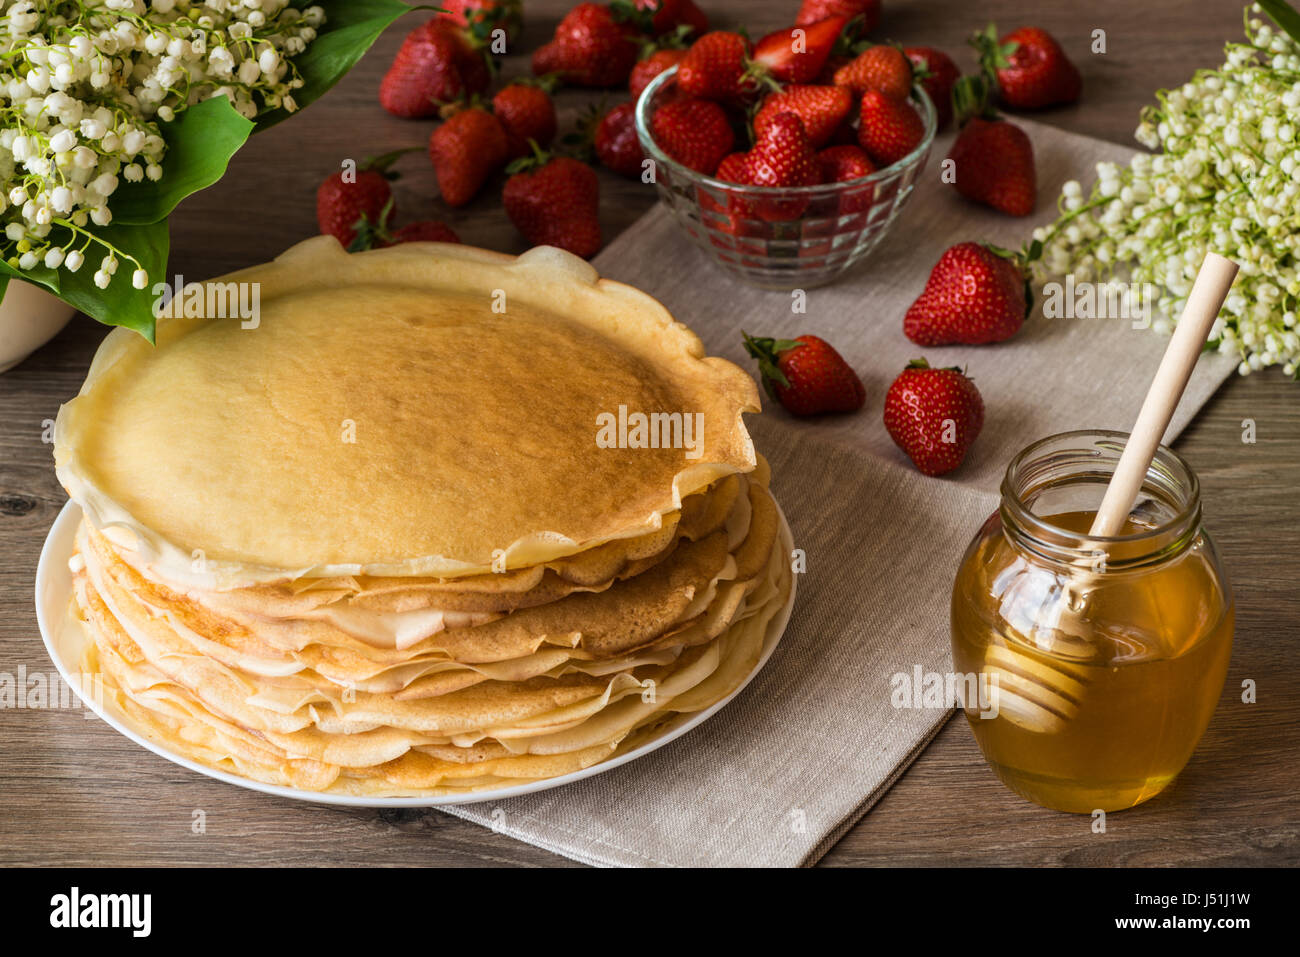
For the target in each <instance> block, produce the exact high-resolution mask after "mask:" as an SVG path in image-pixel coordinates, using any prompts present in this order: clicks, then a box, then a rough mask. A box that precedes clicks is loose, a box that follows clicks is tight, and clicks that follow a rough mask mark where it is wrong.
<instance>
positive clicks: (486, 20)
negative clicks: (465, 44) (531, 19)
mask: <svg viewBox="0 0 1300 957" xmlns="http://www.w3.org/2000/svg"><path fill="white" fill-rule="evenodd" d="M438 6H440V7H442V11H443V12H442V13H440V14H438V17H439V18H440V19H442V20H446V21H447V22H449V23H451V24H453V25H454V26H457V27H460V28H461V29H467V30H469V31H470V33H471V34H473V35H474V36H476V37H482V38H483V39H484V40H487V39H490V37H491V35H492V31H493V30H504V31H505V36H506V41H507V42H509V43H513V42H514V41H515V39H517V38H518V36H519V32H520V31H521V30H522V29H523V22H524V2H523V0H440V2H439V4H438Z"/></svg>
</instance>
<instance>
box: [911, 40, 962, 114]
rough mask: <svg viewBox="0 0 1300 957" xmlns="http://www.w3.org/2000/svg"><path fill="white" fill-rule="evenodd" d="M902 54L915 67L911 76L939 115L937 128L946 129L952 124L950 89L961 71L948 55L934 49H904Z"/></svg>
mask: <svg viewBox="0 0 1300 957" xmlns="http://www.w3.org/2000/svg"><path fill="white" fill-rule="evenodd" d="M903 52H904V53H906V54H907V58H908V59H909V60H911V61H912V66H913V67H915V73H914V74H913V75H914V76H915V77H916V78H917V79H918V80H920V81H921V86H922V87H924V88H925V92H926V93H927V94H929V96H930V99H931V100H932V101H933V102H934V109H935V112H936V113H938V115H939V123H938V128H939V129H940V130H943V129H946V128H947V126H948V124H949V123H951V122H952V88H953V86H954V84H956V82H957V78H958V77H959V76H961V71H960V70H958V69H957V64H955V63H953V62H952V58H951V57H950V56H948V54H946V53H944V52H943V51H942V50H936V49H934V47H904V48H903Z"/></svg>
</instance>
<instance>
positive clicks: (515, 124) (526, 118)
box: [492, 80, 556, 157]
mask: <svg viewBox="0 0 1300 957" xmlns="http://www.w3.org/2000/svg"><path fill="white" fill-rule="evenodd" d="M546 87H547V84H545V83H540V82H531V83H530V82H527V81H521V80H516V81H515V82H514V83H511V84H509V85H508V86H504V87H502V88H501V89H500V90H498V91H497V95H496V96H494V97H492V112H493V113H494V114H495V115H496V118H497V119H498V120H500V121H501V126H502V127H503V128H504V129H505V131H506V137H507V139H508V140H509V143H510V156H511V157H516V156H526V155H527V154H528V152H529V148H528V141H529V140H536V141H537V145H538V146H540V147H542V148H543V149H545V148H546V147H547V146H550V145H551V140H553V139H555V129H556V118H555V104H554V103H552V102H551V97H550V95H549V94H548V93H547V89H546Z"/></svg>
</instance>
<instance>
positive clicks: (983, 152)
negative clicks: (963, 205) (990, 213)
mask: <svg viewBox="0 0 1300 957" xmlns="http://www.w3.org/2000/svg"><path fill="white" fill-rule="evenodd" d="M948 159H950V160H952V161H953V175H954V180H953V185H954V186H955V187H956V188H957V192H959V193H961V194H962V195H963V196H965V197H967V198H968V199H973V200H975V202H977V203H983V204H984V205H985V206H992V207H993V208H994V209H996V210H1000V211H1001V212H1004V213H1006V214H1007V215H1008V216H1028V215H1029V214H1030V213H1032V212H1033V211H1034V205H1035V203H1036V202H1037V196H1038V186H1037V176H1036V173H1035V171H1034V147H1033V144H1032V143H1030V142H1029V137H1028V136H1027V135H1026V134H1025V131H1024V130H1022V129H1021V128H1020V127H1018V126H1016V125H1014V124H1012V123H1009V122H1007V121H1006V120H1002V119H992V120H989V119H984V118H983V117H979V116H975V117H972V118H971V119H969V120H967V121H966V124H965V125H964V126H963V127H962V129H961V132H960V133H959V134H957V139H956V141H955V142H954V143H953V144H952V149H951V150H950V151H949V152H948Z"/></svg>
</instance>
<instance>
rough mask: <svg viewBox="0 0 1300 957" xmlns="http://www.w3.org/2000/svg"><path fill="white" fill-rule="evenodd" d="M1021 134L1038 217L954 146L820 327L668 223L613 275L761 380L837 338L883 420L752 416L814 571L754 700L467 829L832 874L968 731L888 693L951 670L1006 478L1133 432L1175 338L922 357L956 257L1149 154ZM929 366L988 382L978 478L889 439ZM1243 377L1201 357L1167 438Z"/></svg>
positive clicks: (628, 253)
mask: <svg viewBox="0 0 1300 957" xmlns="http://www.w3.org/2000/svg"><path fill="white" fill-rule="evenodd" d="M1017 122H1021V123H1022V125H1023V126H1024V127H1025V128H1026V130H1027V131H1028V132H1029V134H1030V137H1031V138H1032V140H1033V142H1034V147H1035V151H1036V154H1037V157H1038V172H1039V185H1040V191H1039V207H1040V211H1039V213H1038V214H1037V215H1036V216H1035V217H1033V218H1032V220H1028V221H1019V220H1013V219H1009V218H1007V217H1004V216H1001V215H999V214H996V213H992V212H985V211H983V210H981V209H979V208H977V207H975V206H973V205H970V204H968V203H965V202H963V201H962V200H961V199H960V197H959V196H957V194H956V192H955V191H954V190H952V188H951V187H948V186H943V185H941V184H940V183H939V164H940V161H941V159H942V158H943V157H944V156H945V155H946V154H947V149H948V144H949V142H950V139H951V138H950V136H949V137H946V138H943V139H941V140H940V141H939V142H938V143H936V144H935V149H934V151H933V153H932V154H931V157H930V163H929V166H928V168H927V169H926V171H925V173H924V175H923V176H922V178H921V181H920V183H919V185H918V188H917V194H916V195H915V196H913V198H912V200H911V203H910V205H908V207H907V208H906V209H905V210H904V211H903V214H902V216H901V218H900V220H899V222H898V223H896V224H895V226H894V228H893V231H892V232H891V233H890V235H889V236H888V237H887V238H886V239H885V241H884V243H883V244H882V245H881V246H880V248H879V249H877V250H876V252H875V253H874V254H873V255H872V256H871V258H869V259H868V261H867V262H865V263H863V264H861V265H860V266H859V267H857V268H856V269H855V270H854V271H853V272H852V273H851V274H850V275H849V276H848V277H846V278H844V279H842V280H841V281H839V282H838V283H836V284H834V285H832V286H829V287H826V288H822V289H813V290H809V292H808V302H807V314H806V315H792V314H791V297H790V295H789V294H788V293H784V292H764V291H761V290H757V289H753V288H750V287H748V286H745V285H743V284H741V283H740V282H738V281H737V280H734V279H732V278H731V277H730V276H729V275H728V274H727V273H725V272H723V271H722V270H721V269H719V268H718V267H716V266H714V265H713V264H712V263H710V262H709V261H708V260H707V259H706V258H705V256H704V255H703V254H702V253H701V252H700V251H699V250H697V249H696V248H695V247H694V246H693V245H691V244H690V243H689V242H688V241H687V240H686V239H685V238H684V236H683V235H682V234H681V233H680V232H679V231H678V227H677V226H676V224H675V223H674V222H673V221H672V220H671V219H670V216H669V215H668V213H667V211H666V210H664V209H663V208H662V207H657V208H656V209H654V210H653V211H651V212H650V213H648V214H647V215H646V216H645V217H644V218H643V219H642V220H640V222H638V223H637V225H635V226H634V227H632V228H631V229H629V230H628V231H627V232H625V233H624V234H623V235H621V236H620V237H618V239H616V240H615V241H614V242H613V243H611V244H610V245H609V247H608V248H607V249H605V250H604V251H603V252H602V253H601V254H600V256H599V257H598V258H597V259H596V260H595V264H596V266H597V268H598V269H599V270H600V273H601V275H603V276H608V277H610V278H613V279H618V280H621V281H624V282H628V283H632V284H634V285H636V286H639V287H640V288H642V289H644V290H646V291H647V292H649V293H650V294H651V295H654V296H656V297H658V298H659V299H660V300H662V301H663V303H664V304H665V305H666V306H667V307H668V308H669V309H670V310H671V311H672V312H673V314H674V315H675V316H676V317H677V318H678V319H680V320H681V321H682V322H685V323H687V324H688V325H690V326H691V327H692V328H693V329H694V330H695V331H696V332H697V333H698V334H699V335H700V336H701V338H702V339H703V340H704V342H705V345H706V346H707V348H708V350H709V352H710V353H712V354H716V355H722V356H726V357H728V358H730V359H732V360H734V361H736V362H739V363H741V364H743V365H745V366H746V367H747V368H751V369H752V363H751V362H750V361H749V360H748V359H747V358H746V357H745V356H744V353H743V349H742V348H741V337H740V330H741V329H742V328H743V329H745V331H747V332H749V333H751V334H761V335H782V336H790V335H797V334H800V333H803V332H812V333H816V334H820V335H822V336H824V337H825V338H827V339H828V340H830V341H831V342H832V343H833V344H834V345H835V346H836V347H837V348H838V349H839V350H840V352H841V353H843V355H844V356H845V358H846V359H848V361H849V362H850V364H852V365H853V367H854V368H855V369H856V370H857V371H858V372H859V374H860V375H861V376H862V379H863V381H864V382H865V383H866V386H867V405H866V408H865V409H863V410H862V411H861V412H860V413H858V414H856V415H852V416H845V417H832V418H827V419H825V420H823V421H807V420H805V421H796V420H794V419H792V418H791V417H790V416H788V415H786V414H785V413H784V412H783V411H782V410H781V409H780V408H777V407H773V406H772V405H771V404H770V403H767V408H766V410H765V412H764V414H763V415H761V416H758V417H750V418H751V428H752V430H753V433H754V438H755V442H756V444H757V447H758V449H759V450H760V451H761V452H762V453H763V454H764V455H766V456H767V457H768V459H769V460H770V461H771V464H772V473H773V482H772V488H773V491H774V492H775V493H776V496H777V499H778V500H779V501H780V502H781V504H782V506H783V507H784V509H785V513H786V515H787V517H788V518H789V521H790V525H791V528H792V529H793V531H794V537H795V545H796V546H797V547H798V548H802V549H804V550H805V552H806V553H807V562H808V567H807V572H806V574H803V575H801V576H800V578H799V582H798V601H797V604H796V607H795V609H794V616H793V619H792V620H791V623H790V626H789V628H788V630H787V631H786V634H785V637H784V639H783V640H782V642H781V644H780V646H779V647H778V648H777V650H776V652H775V654H774V655H773V656H772V659H771V660H770V661H769V662H768V664H767V666H766V668H765V669H764V670H763V672H762V673H761V674H760V675H758V676H757V677H756V678H755V679H754V681H753V683H752V684H751V685H750V686H749V687H748V688H747V689H746V690H745V691H744V692H743V693H742V694H741V696H740V697H739V698H737V699H736V700H735V701H733V702H732V703H731V704H729V705H728V706H727V707H726V708H724V709H723V710H722V711H721V712H720V713H719V714H717V715H715V716H714V717H713V718H712V719H711V720H709V721H708V722H706V723H705V724H704V725H702V726H701V727H699V728H697V729H695V730H693V731H691V732H690V733H688V734H686V735H685V736H683V737H682V738H680V739H678V740H677V741H675V742H673V743H671V744H669V745H667V746H666V747H664V748H662V749H660V750H658V751H656V752H654V753H653V754H651V755H648V756H647V757H645V758H642V759H640V760H638V761H634V762H632V763H631V764H628V765H624V766H623V767H620V768H616V769H614V770H612V771H609V772H607V773H605V774H601V775H597V776H595V777H593V778H589V779H587V780H585V781H581V782H579V783H577V784H573V785H569V786H567V787H562V788H556V789H554V790H551V791H546V792H542V793H540V794H534V795H530V796H527V797H524V798H517V799H514V800H510V801H502V802H500V804H494V803H491V802H488V803H483V804H475V805H466V806H462V807H455V808H450V809H448V810H450V813H452V814H455V815H457V816H460V817H463V818H466V819H468V820H472V821H477V822H479V823H481V824H485V825H488V826H492V827H494V828H495V829H497V830H499V831H502V832H504V833H506V834H509V835H511V836H513V837H516V838H519V839H520V840H523V841H527V842H529V843H531V844H535V845H537V846H539V847H544V848H547V849H548V850H551V851H555V852H557V853H560V854H563V855H565V856H567V857H571V858H575V859H577V860H580V861H585V862H587V863H591V864H597V865H703V866H728V865H733V866H793V865H799V864H810V863H812V862H814V861H815V860H816V859H817V858H818V857H820V856H821V855H822V854H824V853H825V852H826V850H827V849H828V848H829V847H830V846H831V845H832V844H833V843H834V842H835V841H836V840H837V839H838V838H839V837H840V835H841V834H843V832H844V831H845V830H847V829H848V827H850V826H851V825H852V824H853V822H855V821H856V820H857V819H858V818H859V817H860V816H861V815H862V814H864V813H865V812H866V811H867V810H868V809H869V808H870V807H871V806H872V804H874V803H875V802H876V801H877V800H878V799H879V797H880V795H881V794H883V793H884V791H885V789H886V788H888V787H889V786H890V785H891V784H892V783H893V782H894V780H895V779H896V778H897V777H898V776H899V774H901V773H902V771H903V770H904V769H905V768H906V767H907V765H908V764H909V763H910V762H911V761H912V760H913V759H914V758H915V757H916V755H917V754H919V753H920V751H921V750H922V748H923V747H924V746H925V744H926V743H928V741H929V740H930V738H931V737H932V736H933V735H934V734H935V732H936V731H937V730H938V729H939V727H940V726H941V725H942V723H943V722H944V720H946V719H947V718H948V717H949V716H950V714H951V712H950V711H937V710H895V709H894V708H893V707H892V706H891V704H890V686H889V677H890V676H891V675H892V674H894V673H896V672H900V671H901V672H909V673H910V672H911V671H912V669H913V667H914V666H915V665H920V666H921V667H922V668H923V669H924V670H925V671H941V672H942V671H947V670H949V669H950V659H949V644H948V641H949V638H948V596H949V592H950V589H951V586H952V580H953V576H954V574H955V573H956V569H957V565H958V562H959V560H960V558H961V555H962V552H963V551H964V550H965V547H966V545H967V543H968V542H969V540H970V539H971V537H972V536H973V535H974V533H975V530H976V528H977V527H978V526H979V525H980V523H981V522H982V521H983V520H984V519H985V518H986V517H987V516H988V515H989V514H990V513H991V512H992V511H994V510H995V509H996V507H997V503H998V485H999V482H1000V481H1001V477H1002V472H1003V470H1004V469H1005V468H1006V465H1007V463H1008V462H1009V460H1010V459H1011V457H1012V456H1013V455H1014V454H1015V453H1016V452H1018V451H1019V450H1020V449H1021V448H1023V447H1024V446H1025V445H1026V444H1028V443H1029V442H1030V441H1033V440H1034V439H1037V438H1041V437H1044V436H1047V435H1049V434H1052V433H1055V432H1062V431H1066V430H1069V429H1077V428H1116V429H1127V428H1128V427H1129V426H1130V425H1131V424H1132V421H1133V417H1134V416H1135V415H1136V412H1137V409H1138V407H1139V405H1140V404H1141V401H1142V397H1143V396H1144V395H1145V392H1146V387H1147V385H1148V383H1149V381H1150V378H1151V376H1152V375H1153V374H1154V371H1155V368H1156V365H1157V364H1158V362H1159V358H1160V355H1161V353H1162V352H1163V350H1164V346H1165V343H1166V341H1167V340H1166V339H1164V338H1162V337H1160V336H1157V335H1155V334H1154V333H1152V332H1150V331H1149V330H1134V329H1132V328H1131V325H1130V323H1129V322H1128V321H1127V320H1122V319H1057V320H1046V319H1044V318H1043V317H1042V315H1041V310H1040V308H1039V307H1036V308H1035V314H1034V316H1033V317H1032V318H1031V320H1030V321H1029V322H1028V323H1027V324H1026V326H1025V328H1024V329H1023V330H1022V332H1021V333H1020V334H1019V335H1018V336H1017V337H1016V338H1015V339H1013V340H1011V341H1010V342H1007V343H1003V344H1000V345H996V346H984V347H949V348H932V349H925V350H922V349H920V348H919V347H917V346H915V345H913V344H912V343H911V342H909V341H908V340H907V339H906V338H905V337H904V336H903V334H902V317H903V313H904V312H905V311H906V309H907V306H908V305H909V304H910V303H911V301H912V300H913V299H914V298H915V297H916V296H917V295H918V294H919V293H920V291H921V289H922V287H923V286H924V284H925V279H926V277H927V276H928V275H929V271H930V269H931V268H932V267H933V265H934V264H935V262H936V261H937V260H938V258H939V256H940V254H941V253H942V252H943V250H944V249H946V248H947V247H948V246H950V245H952V244H954V243H957V242H962V241H965V240H985V241H992V242H995V243H997V244H998V245H1002V246H1005V247H1008V248H1018V247H1019V246H1020V245H1021V244H1022V243H1023V242H1024V240H1025V238H1026V237H1027V236H1028V234H1029V232H1030V230H1031V228H1032V227H1033V226H1035V225H1038V224H1040V223H1045V222H1048V221H1050V220H1051V218H1052V217H1053V213H1054V209H1055V199H1056V196H1057V195H1058V194H1059V191H1060V187H1061V184H1062V183H1063V182H1065V181H1066V180H1067V179H1071V178H1075V179H1079V180H1081V181H1082V182H1084V183H1085V184H1086V183H1088V182H1090V181H1091V179H1092V172H1093V164H1095V163H1096V162H1097V161H1099V160H1104V159H1110V160H1116V161H1127V159H1128V158H1129V156H1131V155H1132V152H1133V151H1132V150H1129V149H1126V148H1124V147H1120V146H1116V145H1114V144H1110V143H1105V142H1101V141H1098V140H1093V139H1089V138H1086V137H1081V136H1075V135H1073V134H1069V133H1065V132H1062V131H1060V130H1057V129H1054V128H1051V127H1048V126H1044V125H1041V124H1037V123H1032V122H1028V121H1019V120H1018V121H1017ZM1036 296H1037V291H1036ZM1039 298H1041V297H1039ZM923 352H924V354H925V355H926V357H927V358H928V359H929V360H930V362H931V364H934V365H945V366H946V365H961V366H966V367H967V372H968V374H970V375H971V376H973V377H974V379H975V382H976V384H977V385H978V387H979V389H980V392H981V393H982V394H983V396H984V401H985V404H986V407H987V417H986V422H985V426H984V431H983V433H982V434H981V435H980V437H979V439H978V440H977V442H976V443H975V446H974V448H973V450H972V451H971V453H970V455H969V456H968V458H967V460H966V462H965V463H964V464H963V466H962V467H961V468H960V469H959V470H958V471H957V472H956V473H954V474H952V475H951V476H949V477H946V478H941V479H931V478H926V477H925V476H923V475H921V474H920V473H919V472H917V471H915V470H914V469H913V468H912V467H911V465H910V463H908V461H907V460H906V458H905V457H904V456H903V454H902V453H901V451H900V450H898V449H897V448H896V447H895V446H894V445H893V443H892V442H891V441H890V439H889V436H888V435H887V434H886V432H885V429H884V426H883V424H882V422H881V413H882V405H883V400H884V394H885V390H886V389H887V388H888V386H889V383H890V382H891V381H892V380H893V378H894V376H895V375H896V374H897V373H898V372H899V371H900V370H901V369H902V367H903V365H904V364H905V363H906V362H907V360H908V359H911V358H913V357H915V356H918V355H921V354H922V353H923ZM1234 368H1235V362H1234V361H1232V360H1230V359H1227V358H1223V357H1218V356H1203V357H1202V359H1201V362H1200V364H1199V366H1198V368H1197V372H1196V375H1195V376H1194V377H1193V379H1192V382H1191V384H1190V385H1189V387H1188V390H1187V393H1186V395H1185V396H1184V398H1183V401H1182V404H1181V405H1180V406H1179V410H1178V415H1177V416H1176V417H1175V421H1174V423H1173V425H1172V426H1171V429H1170V432H1169V434H1168V435H1167V436H1166V441H1171V440H1172V437H1173V436H1174V435H1177V433H1178V432H1179V431H1181V430H1182V428H1183V427H1184V426H1185V425H1186V424H1187V422H1188V421H1189V420H1190V419H1191V417H1192V415H1193V414H1194V413H1195V412H1196V410H1197V409H1199V408H1200V406H1201V405H1203V404H1204V403H1205V401H1206V400H1207V399H1208V398H1209V396H1210V395H1211V394H1212V393H1213V392H1214V390H1215V389H1216V388H1217V387H1218V386H1219V385H1220V384H1221V383H1222V382H1223V380H1224V379H1225V378H1227V376H1228V375H1230V374H1231V373H1232V371H1233V369H1234ZM1192 466H1193V468H1195V466H1196V463H1195V462H1193V463H1192ZM918 839H919V840H929V839H932V836H931V835H918Z"/></svg>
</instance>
